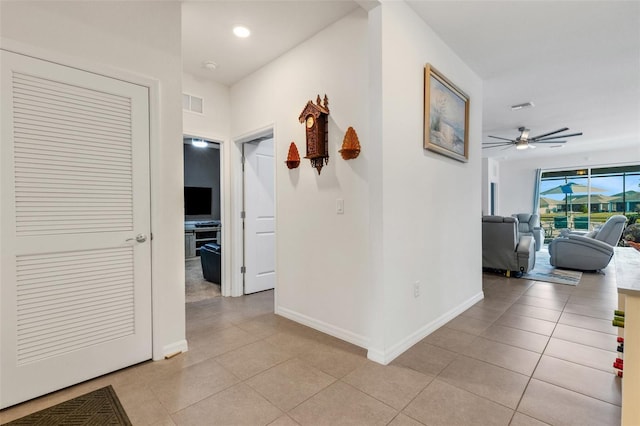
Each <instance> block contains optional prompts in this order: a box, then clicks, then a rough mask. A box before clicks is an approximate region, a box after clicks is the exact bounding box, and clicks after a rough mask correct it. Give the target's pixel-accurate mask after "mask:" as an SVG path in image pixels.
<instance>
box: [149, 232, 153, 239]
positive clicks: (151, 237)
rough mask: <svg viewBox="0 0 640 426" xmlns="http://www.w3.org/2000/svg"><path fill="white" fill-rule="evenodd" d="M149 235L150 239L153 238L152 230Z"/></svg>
mask: <svg viewBox="0 0 640 426" xmlns="http://www.w3.org/2000/svg"><path fill="white" fill-rule="evenodd" d="M149 235H150V239H151V240H153V232H152V233H151V234H149Z"/></svg>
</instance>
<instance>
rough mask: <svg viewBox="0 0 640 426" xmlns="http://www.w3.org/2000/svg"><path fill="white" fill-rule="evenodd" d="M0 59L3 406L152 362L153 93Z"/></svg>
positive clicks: (6, 56)
mask: <svg viewBox="0 0 640 426" xmlns="http://www.w3.org/2000/svg"><path fill="white" fill-rule="evenodd" d="M0 55H1V58H0V59H1V67H2V68H1V73H0V77H1V90H2V97H1V101H0V102H1V110H0V113H1V121H0V122H1V128H0V132H1V137H2V140H1V146H0V196H1V200H2V206H1V209H0V279H1V282H0V298H1V300H0V344H1V347H0V408H4V407H7V406H10V405H14V404H16V403H19V402H21V401H25V400H27V399H31V398H34V397H36V396H39V395H43V394H45V393H48V392H52V391H54V390H57V389H61V388H63V387H66V386H69V385H72V384H75V383H78V382H81V381H84V380H87V379H90V378H93V377H96V376H99V375H102V374H105V373H108V372H110V371H114V370H117V369H120V368H123V367H126V366H129V365H132V364H135V363H138V362H141V361H144V360H147V359H150V358H151V243H150V241H149V239H148V236H149V233H150V193H149V94H148V88H146V87H142V86H139V85H136V84H132V83H127V82H124V81H121V80H117V79H112V78H108V77H105V76H101V75H97V74H93V73H89V72H85V71H81V70H78V69H75V68H69V67H65V66H61V65H57V64H54V63H50V62H46V61H42V60H38V59H34V58H30V57H25V56H22V55H17V54H13V53H9V52H5V51H0ZM138 235H140V236H141V237H140V238H139V240H140V241H137V240H136V236H138ZM144 237H147V240H146V241H142V240H143V239H144Z"/></svg>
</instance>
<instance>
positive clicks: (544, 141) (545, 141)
mask: <svg viewBox="0 0 640 426" xmlns="http://www.w3.org/2000/svg"><path fill="white" fill-rule="evenodd" d="M536 143H567V141H547V140H543V141H536Z"/></svg>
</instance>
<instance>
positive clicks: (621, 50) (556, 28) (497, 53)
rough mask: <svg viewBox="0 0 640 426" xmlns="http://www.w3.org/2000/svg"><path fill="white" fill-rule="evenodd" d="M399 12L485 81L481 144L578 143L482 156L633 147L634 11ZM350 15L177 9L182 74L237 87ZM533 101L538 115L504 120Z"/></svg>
mask: <svg viewBox="0 0 640 426" xmlns="http://www.w3.org/2000/svg"><path fill="white" fill-rule="evenodd" d="M407 3H408V4H409V5H410V6H411V7H412V8H413V9H414V10H415V11H416V13H418V15H420V16H421V17H422V19H423V20H424V21H425V22H426V23H427V24H429V26H431V28H432V29H433V30H434V31H435V32H436V33H438V35H439V36H440V37H441V38H442V39H443V40H444V42H445V43H446V44H447V45H448V46H449V47H450V48H451V49H453V50H454V51H455V52H456V53H457V54H458V56H460V58H462V60H463V61H464V62H465V63H467V64H468V65H469V67H471V69H472V70H474V71H475V72H476V73H477V74H478V75H479V76H480V77H481V78H482V79H483V82H484V99H483V100H482V101H483V141H494V140H492V139H489V138H487V136H488V135H494V136H499V137H505V138H509V139H512V138H515V137H516V136H518V134H519V132H518V131H517V128H518V127H520V126H526V127H527V128H528V129H530V130H531V135H538V134H541V133H547V132H549V131H552V130H556V129H559V128H562V127H569V128H570V129H571V131H570V133H573V132H580V131H581V132H583V133H584V135H583V136H578V137H575V138H569V139H568V143H567V144H565V146H563V147H562V148H550V147H549V146H539V147H538V148H537V149H535V150H531V149H529V150H526V151H517V150H515V148H509V149H507V150H502V149H500V148H498V149H485V150H483V155H484V156H491V157H496V158H498V159H514V158H527V157H532V156H549V155H551V156H553V155H558V154H567V153H579V152H588V151H593V150H603V149H607V150H608V149H616V148H620V147H625V146H638V145H639V144H640V2H637V1H619V2H618V1H600V2H594V1H564V2H560V1H555V2H549V1H521V0H511V1H477V0H476V1H417V0H407ZM357 7H359V5H358V3H356V2H353V1H350V0H344V1H329V0H309V1H268V0H267V1H215V2H190V1H185V2H184V3H183V62H184V70H185V71H186V72H188V73H189V74H192V75H195V76H199V77H202V78H209V79H212V80H215V81H218V82H220V83H223V84H226V85H233V84H234V83H235V82H237V81H239V80H241V79H242V78H244V77H246V76H247V75H249V74H251V73H252V72H254V71H256V70H257V69H259V68H260V67H262V66H264V65H265V64H267V63H269V62H270V61H272V60H274V59H275V58H277V57H278V56H280V55H282V54H283V53H285V52H286V51H288V50H289V49H291V48H292V47H294V46H296V45H298V44H300V43H301V42H303V41H304V40H306V39H307V38H309V37H311V36H312V35H314V34H315V33H317V32H318V31H320V30H321V29H323V28H325V27H326V26H328V25H330V24H331V23H333V22H335V21H337V20H339V19H340V18H342V17H343V16H345V15H346V14H348V13H350V12H351V11H352V10H354V9H355V8H357ZM301 17H304V19H302V18H301ZM480 17H481V18H480ZM237 24H243V25H246V26H248V27H249V28H251V30H252V36H251V37H250V38H248V39H238V38H236V37H235V36H233V34H232V33H231V28H232V27H233V25H237ZM213 41H215V42H213ZM207 60H211V61H214V62H216V63H217V65H218V67H217V69H216V70H215V71H214V72H211V71H208V70H206V69H204V68H203V67H202V63H203V61H207ZM473 101H474V100H473V99H472V100H471V102H473ZM529 101H531V102H533V103H534V104H535V107H534V108H531V109H523V110H519V111H511V109H510V106H511V105H516V104H521V103H524V102H529Z"/></svg>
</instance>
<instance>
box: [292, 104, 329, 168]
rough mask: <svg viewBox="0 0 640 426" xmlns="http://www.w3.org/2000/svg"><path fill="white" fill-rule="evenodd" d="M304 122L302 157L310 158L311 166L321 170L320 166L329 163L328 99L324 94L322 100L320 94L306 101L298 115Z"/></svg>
mask: <svg viewBox="0 0 640 426" xmlns="http://www.w3.org/2000/svg"><path fill="white" fill-rule="evenodd" d="M298 119H299V120H300V122H301V123H304V125H305V130H306V134H307V155H306V156H305V157H304V158H308V159H309V160H311V166H312V167H315V168H316V169H317V170H318V174H320V171H321V170H322V166H323V165H325V164H329V134H328V132H329V99H327V95H324V102H322V101H321V100H320V95H318V98H317V99H316V103H315V104H314V103H313V101H309V102H307V105H305V107H304V109H303V110H302V113H300V117H299V118H298Z"/></svg>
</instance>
